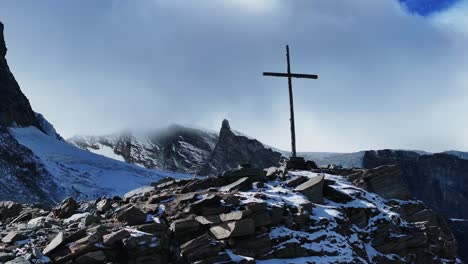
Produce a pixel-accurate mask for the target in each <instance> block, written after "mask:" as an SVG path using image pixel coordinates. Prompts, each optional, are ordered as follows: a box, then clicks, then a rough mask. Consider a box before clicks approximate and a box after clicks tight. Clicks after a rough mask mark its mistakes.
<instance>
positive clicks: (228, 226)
mask: <svg viewBox="0 0 468 264" xmlns="http://www.w3.org/2000/svg"><path fill="white" fill-rule="evenodd" d="M210 232H211V233H212V234H213V235H214V236H215V237H216V238H217V239H226V238H230V237H239V236H247V235H251V234H253V233H255V222H254V220H252V219H250V218H249V219H242V220H239V221H233V222H226V223H223V224H220V225H217V226H213V227H211V228H210Z"/></svg>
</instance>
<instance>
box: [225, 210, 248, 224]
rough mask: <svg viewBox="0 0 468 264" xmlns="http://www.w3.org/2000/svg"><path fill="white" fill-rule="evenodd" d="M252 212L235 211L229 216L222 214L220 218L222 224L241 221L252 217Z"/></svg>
mask: <svg viewBox="0 0 468 264" xmlns="http://www.w3.org/2000/svg"><path fill="white" fill-rule="evenodd" d="M251 213H252V212H251V211H248V210H244V211H234V212H230V213H227V214H220V215H219V218H220V220H221V221H222V222H228V221H236V220H241V219H242V218H244V217H246V216H248V215H250V214H251Z"/></svg>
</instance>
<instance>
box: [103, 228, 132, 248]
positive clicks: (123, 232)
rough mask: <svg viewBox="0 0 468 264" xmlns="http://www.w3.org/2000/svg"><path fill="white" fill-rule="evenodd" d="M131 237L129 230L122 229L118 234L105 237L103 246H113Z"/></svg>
mask: <svg viewBox="0 0 468 264" xmlns="http://www.w3.org/2000/svg"><path fill="white" fill-rule="evenodd" d="M129 236H130V233H129V232H128V231H127V230H125V229H121V230H119V231H116V232H113V233H110V234H107V235H105V236H104V237H103V238H102V241H103V244H104V245H105V246H112V245H114V244H115V243H117V242H119V241H121V240H122V239H124V238H127V237H129Z"/></svg>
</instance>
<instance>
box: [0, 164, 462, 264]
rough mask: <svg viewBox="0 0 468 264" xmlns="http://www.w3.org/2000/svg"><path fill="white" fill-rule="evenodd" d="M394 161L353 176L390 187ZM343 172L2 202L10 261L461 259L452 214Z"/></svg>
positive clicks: (179, 182) (3, 259) (249, 171)
mask: <svg viewBox="0 0 468 264" xmlns="http://www.w3.org/2000/svg"><path fill="white" fill-rule="evenodd" d="M314 169H315V170H316V168H314ZM392 170H394V168H393V167H387V168H379V169H376V170H367V171H362V172H360V174H359V175H357V174H358V173H359V172H358V171H353V172H349V173H348V177H350V176H349V175H354V176H351V178H352V179H353V180H354V181H356V182H361V181H362V182H365V181H366V179H367V180H369V181H370V182H367V185H366V186H364V187H368V188H371V187H372V188H376V190H375V191H376V192H380V191H381V190H380V188H381V187H382V186H381V184H379V182H380V181H377V182H373V180H374V179H376V178H379V177H384V178H385V177H387V176H385V175H390V176H388V177H392V175H393V174H392V173H390V171H392ZM385 171H387V172H389V173H385ZM335 173H337V171H333V170H332V169H329V170H328V171H327V174H323V173H315V172H312V171H302V170H301V171H299V170H294V168H292V167H289V170H288V168H287V166H286V163H285V164H283V165H282V166H280V167H278V168H270V169H267V170H260V169H254V168H250V167H248V166H244V167H243V168H240V169H237V170H232V171H227V172H225V173H224V174H223V175H221V176H218V177H207V178H201V177H200V178H193V179H173V178H164V179H161V180H160V181H158V182H155V183H153V184H152V186H151V187H145V188H140V189H137V190H135V191H132V192H130V193H128V194H126V195H125V196H124V197H122V198H121V197H112V198H110V197H101V198H99V199H97V200H94V201H88V202H78V201H75V200H74V199H73V198H68V199H66V200H64V201H63V202H61V203H60V204H58V205H57V206H56V207H54V208H52V209H46V208H41V207H39V206H34V205H21V204H16V203H13V202H2V203H0V212H1V213H2V214H1V216H0V221H1V225H0V237H1V242H0V263H9V264H12V263H255V262H256V261H260V260H269V259H289V261H292V263H294V259H296V260H297V261H299V262H295V263H304V262H305V261H310V262H311V263H314V262H324V263H327V262H329V263H455V262H456V253H455V252H456V242H455V240H454V239H453V235H452V234H451V232H450V229H448V228H447V226H446V224H445V221H444V219H442V218H441V217H439V216H438V215H436V214H434V213H433V212H432V211H431V210H430V209H428V208H427V207H426V206H424V205H423V204H421V203H420V202H418V201H414V200H410V199H406V200H398V199H401V198H402V197H401V196H400V195H399V194H398V193H391V192H384V194H385V195H386V197H385V198H382V197H380V196H378V195H376V194H374V193H371V192H368V191H366V190H365V189H363V188H359V187H356V186H354V185H352V184H351V183H350V182H349V181H348V180H346V179H345V178H344V177H342V176H334V175H333V174H335ZM382 175H383V176H382ZM381 181H382V182H387V181H388V182H393V181H394V179H393V178H392V179H387V180H385V179H382V180H381ZM361 187H363V186H361ZM392 195H395V196H396V197H392ZM396 198H398V199H396ZM405 198H409V197H405ZM301 261H302V262H301Z"/></svg>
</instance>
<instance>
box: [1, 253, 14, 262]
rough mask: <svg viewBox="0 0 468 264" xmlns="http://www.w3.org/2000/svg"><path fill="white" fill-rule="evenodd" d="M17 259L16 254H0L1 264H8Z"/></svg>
mask: <svg viewBox="0 0 468 264" xmlns="http://www.w3.org/2000/svg"><path fill="white" fill-rule="evenodd" d="M14 258H15V254H13V253H6V252H0V263H3V262H7V261H9V260H12V259H14Z"/></svg>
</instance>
